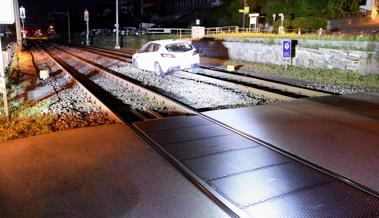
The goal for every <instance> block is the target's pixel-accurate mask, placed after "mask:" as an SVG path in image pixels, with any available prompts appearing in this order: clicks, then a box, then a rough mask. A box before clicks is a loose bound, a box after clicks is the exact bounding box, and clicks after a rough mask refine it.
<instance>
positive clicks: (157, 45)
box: [153, 44, 161, 52]
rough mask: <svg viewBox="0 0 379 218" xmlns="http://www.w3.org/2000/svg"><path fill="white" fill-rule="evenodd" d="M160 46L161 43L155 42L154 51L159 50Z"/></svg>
mask: <svg viewBox="0 0 379 218" xmlns="http://www.w3.org/2000/svg"><path fill="white" fill-rule="evenodd" d="M160 47H161V45H159V44H154V48H153V52H156V51H158V50H159V48H160Z"/></svg>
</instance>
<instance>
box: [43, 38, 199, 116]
mask: <svg viewBox="0 0 379 218" xmlns="http://www.w3.org/2000/svg"><path fill="white" fill-rule="evenodd" d="M42 48H43V49H44V51H45V52H47V53H48V54H49V56H50V57H51V58H52V59H53V60H54V61H55V62H56V63H57V64H59V66H61V67H62V68H64V69H66V71H67V72H69V73H70V75H72V77H73V78H75V79H76V80H78V81H80V82H81V84H83V86H84V87H86V89H87V90H88V91H89V92H91V93H95V95H96V96H98V98H99V100H100V101H102V102H104V104H105V105H108V107H109V108H111V110H112V111H114V112H115V114H117V116H118V117H120V119H122V120H123V121H125V122H130V123H131V122H135V121H140V120H148V119H159V118H162V117H167V116H178V115H191V114H193V113H194V110H191V109H189V108H187V107H185V106H183V105H181V104H179V103H178V102H175V101H174V100H172V99H169V98H167V97H165V96H162V95H160V94H158V93H155V92H153V91H151V90H148V89H146V88H144V87H142V86H140V85H138V84H135V83H133V82H131V81H129V80H127V79H126V78H124V77H122V76H120V75H117V74H114V73H112V72H110V71H106V70H104V69H102V68H99V67H98V66H96V65H93V64H91V63H88V62H85V61H83V60H80V59H78V58H76V57H74V56H70V55H69V54H68V53H64V52H62V51H61V50H57V49H56V48H53V47H44V46H42Z"/></svg>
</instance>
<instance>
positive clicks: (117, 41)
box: [114, 0, 120, 49]
mask: <svg viewBox="0 0 379 218" xmlns="http://www.w3.org/2000/svg"><path fill="white" fill-rule="evenodd" d="M114 26H115V28H116V45H115V46H114V48H115V49H120V42H119V40H118V27H119V24H118V0H116V24H115V25H114Z"/></svg>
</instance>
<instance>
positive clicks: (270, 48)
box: [222, 42, 379, 75]
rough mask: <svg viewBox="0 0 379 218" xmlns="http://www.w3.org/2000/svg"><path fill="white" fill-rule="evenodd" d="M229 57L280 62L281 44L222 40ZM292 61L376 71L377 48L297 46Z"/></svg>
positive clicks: (368, 71)
mask: <svg viewBox="0 0 379 218" xmlns="http://www.w3.org/2000/svg"><path fill="white" fill-rule="evenodd" d="M222 44H223V45H224V47H225V48H227V50H228V55H229V58H231V59H240V60H245V61H251V62H261V63H272V64H283V62H282V53H281V52H282V48H281V44H273V45H267V44H263V43H238V42H222ZM293 64H294V65H296V66H301V67H309V68H328V69H339V70H346V71H351V72H357V73H360V74H362V75H367V74H379V52H375V51H372V52H368V51H356V50H340V49H327V48H318V49H313V48H304V47H301V46H297V48H296V57H295V58H294V59H293Z"/></svg>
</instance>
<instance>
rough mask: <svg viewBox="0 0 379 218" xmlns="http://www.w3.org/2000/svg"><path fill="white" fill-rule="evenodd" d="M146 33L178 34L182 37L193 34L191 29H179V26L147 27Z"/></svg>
mask: <svg viewBox="0 0 379 218" xmlns="http://www.w3.org/2000/svg"><path fill="white" fill-rule="evenodd" d="M146 34H151V35H154V34H167V35H177V36H179V38H181V37H182V36H183V35H186V36H188V35H191V29H179V28H146Z"/></svg>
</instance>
